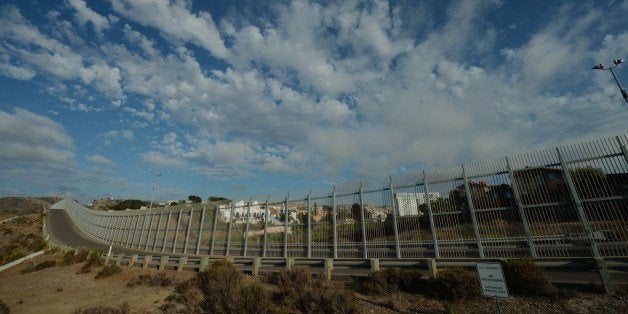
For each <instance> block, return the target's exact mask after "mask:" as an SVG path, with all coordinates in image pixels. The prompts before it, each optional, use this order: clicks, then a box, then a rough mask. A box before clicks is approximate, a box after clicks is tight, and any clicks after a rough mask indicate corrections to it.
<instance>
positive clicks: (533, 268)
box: [502, 258, 557, 296]
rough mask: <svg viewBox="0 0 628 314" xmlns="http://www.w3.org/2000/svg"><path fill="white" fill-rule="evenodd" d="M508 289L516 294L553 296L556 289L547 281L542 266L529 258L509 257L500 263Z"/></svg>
mask: <svg viewBox="0 0 628 314" xmlns="http://www.w3.org/2000/svg"><path fill="white" fill-rule="evenodd" d="M502 264H503V265H504V276H505V277H506V282H508V290H509V291H510V292H511V293H513V294H518V295H541V296H554V295H556V294H557V289H556V288H555V287H554V286H553V285H552V284H551V283H550V282H549V279H548V277H547V274H546V273H545V272H544V271H543V268H542V267H540V266H538V265H536V264H534V262H533V261H532V260H531V259H524V258H521V259H509V260H506V261H505V262H503V263H502Z"/></svg>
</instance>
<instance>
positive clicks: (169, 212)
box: [161, 210, 172, 252]
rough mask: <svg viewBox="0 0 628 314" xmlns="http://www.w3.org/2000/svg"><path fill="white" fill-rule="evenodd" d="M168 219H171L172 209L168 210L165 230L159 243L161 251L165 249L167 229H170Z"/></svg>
mask: <svg viewBox="0 0 628 314" xmlns="http://www.w3.org/2000/svg"><path fill="white" fill-rule="evenodd" d="M170 220H172V210H169V211H168V220H167V221H166V231H165V232H164V242H163V243H162V244H161V251H162V252H165V251H166V239H168V231H170Z"/></svg>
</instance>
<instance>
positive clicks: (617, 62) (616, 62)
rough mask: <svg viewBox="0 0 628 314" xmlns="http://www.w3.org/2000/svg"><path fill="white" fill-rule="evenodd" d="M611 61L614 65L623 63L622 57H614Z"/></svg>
mask: <svg viewBox="0 0 628 314" xmlns="http://www.w3.org/2000/svg"><path fill="white" fill-rule="evenodd" d="M613 63H614V64H615V65H620V64H622V63H624V59H616V60H613Z"/></svg>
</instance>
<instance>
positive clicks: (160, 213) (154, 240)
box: [153, 208, 164, 251]
mask: <svg viewBox="0 0 628 314" xmlns="http://www.w3.org/2000/svg"><path fill="white" fill-rule="evenodd" d="M163 215H164V211H163V208H161V209H160V210H159V220H158V221H157V230H155V238H154V239H153V251H154V250H155V248H156V247H157V237H159V230H161V218H162V216H163Z"/></svg>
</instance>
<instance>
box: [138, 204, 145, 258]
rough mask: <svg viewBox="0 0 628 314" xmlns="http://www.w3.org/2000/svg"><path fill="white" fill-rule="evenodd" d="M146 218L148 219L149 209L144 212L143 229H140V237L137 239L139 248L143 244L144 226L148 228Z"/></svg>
mask: <svg viewBox="0 0 628 314" xmlns="http://www.w3.org/2000/svg"><path fill="white" fill-rule="evenodd" d="M146 219H148V211H146V212H145V213H144V221H142V229H140V237H139V238H138V239H137V249H138V250H139V249H140V245H142V237H143V236H144V228H146Z"/></svg>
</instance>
